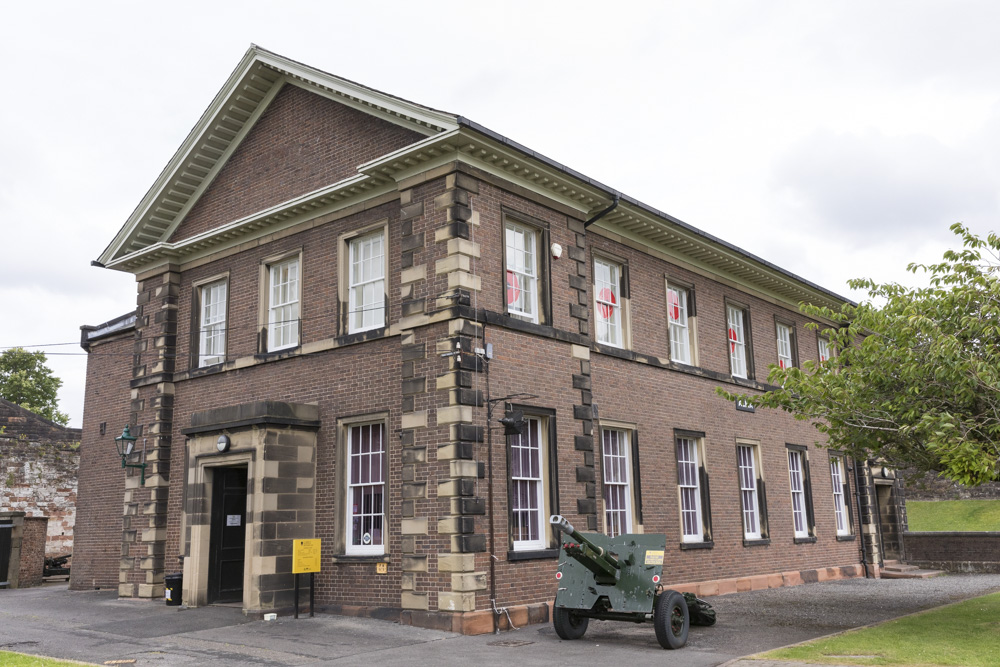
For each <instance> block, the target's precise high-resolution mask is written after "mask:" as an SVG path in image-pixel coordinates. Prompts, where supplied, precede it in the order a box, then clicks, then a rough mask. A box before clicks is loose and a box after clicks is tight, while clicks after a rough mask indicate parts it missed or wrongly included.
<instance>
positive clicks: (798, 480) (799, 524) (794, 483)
mask: <svg viewBox="0 0 1000 667" xmlns="http://www.w3.org/2000/svg"><path fill="white" fill-rule="evenodd" d="M788 480H789V484H788V486H789V490H790V492H791V495H792V530H793V531H794V533H795V537H799V538H804V537H809V514H808V511H807V510H806V487H805V454H804V453H803V452H801V451H799V450H797V449H789V450H788Z"/></svg>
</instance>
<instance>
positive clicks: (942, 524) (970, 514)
mask: <svg viewBox="0 0 1000 667" xmlns="http://www.w3.org/2000/svg"><path fill="white" fill-rule="evenodd" d="M906 518H907V522H908V523H909V527H910V530H912V531H914V532H920V531H932V532H939V531H949V530H958V531H977V532H978V531H1000V500H908V501H906Z"/></svg>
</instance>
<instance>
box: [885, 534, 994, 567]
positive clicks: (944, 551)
mask: <svg viewBox="0 0 1000 667" xmlns="http://www.w3.org/2000/svg"><path fill="white" fill-rule="evenodd" d="M903 546H904V548H905V550H906V552H905V553H906V562H907V563H910V564H911V565H918V566H920V567H925V568H932V569H942V570H948V571H949V572H1000V532H992V533H968V532H964V533H963V532H942V533H903Z"/></svg>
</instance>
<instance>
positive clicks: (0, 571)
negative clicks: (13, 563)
mask: <svg viewBox="0 0 1000 667" xmlns="http://www.w3.org/2000/svg"><path fill="white" fill-rule="evenodd" d="M13 534H14V524H13V522H10V521H2V520H0V588H7V584H8V581H7V576H8V572H9V570H10V549H11V546H13V545H12V542H13V540H12V539H11V537H12V535H13Z"/></svg>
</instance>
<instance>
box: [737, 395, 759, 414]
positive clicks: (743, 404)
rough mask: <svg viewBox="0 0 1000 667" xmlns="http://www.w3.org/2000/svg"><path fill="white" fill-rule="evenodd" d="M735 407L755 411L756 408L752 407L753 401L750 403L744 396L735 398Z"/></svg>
mask: <svg viewBox="0 0 1000 667" xmlns="http://www.w3.org/2000/svg"><path fill="white" fill-rule="evenodd" d="M736 409H737V410H740V411H742V412H756V410H755V409H754V407H753V403H751V402H750V401H748V400H747V399H745V398H738V399H736Z"/></svg>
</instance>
